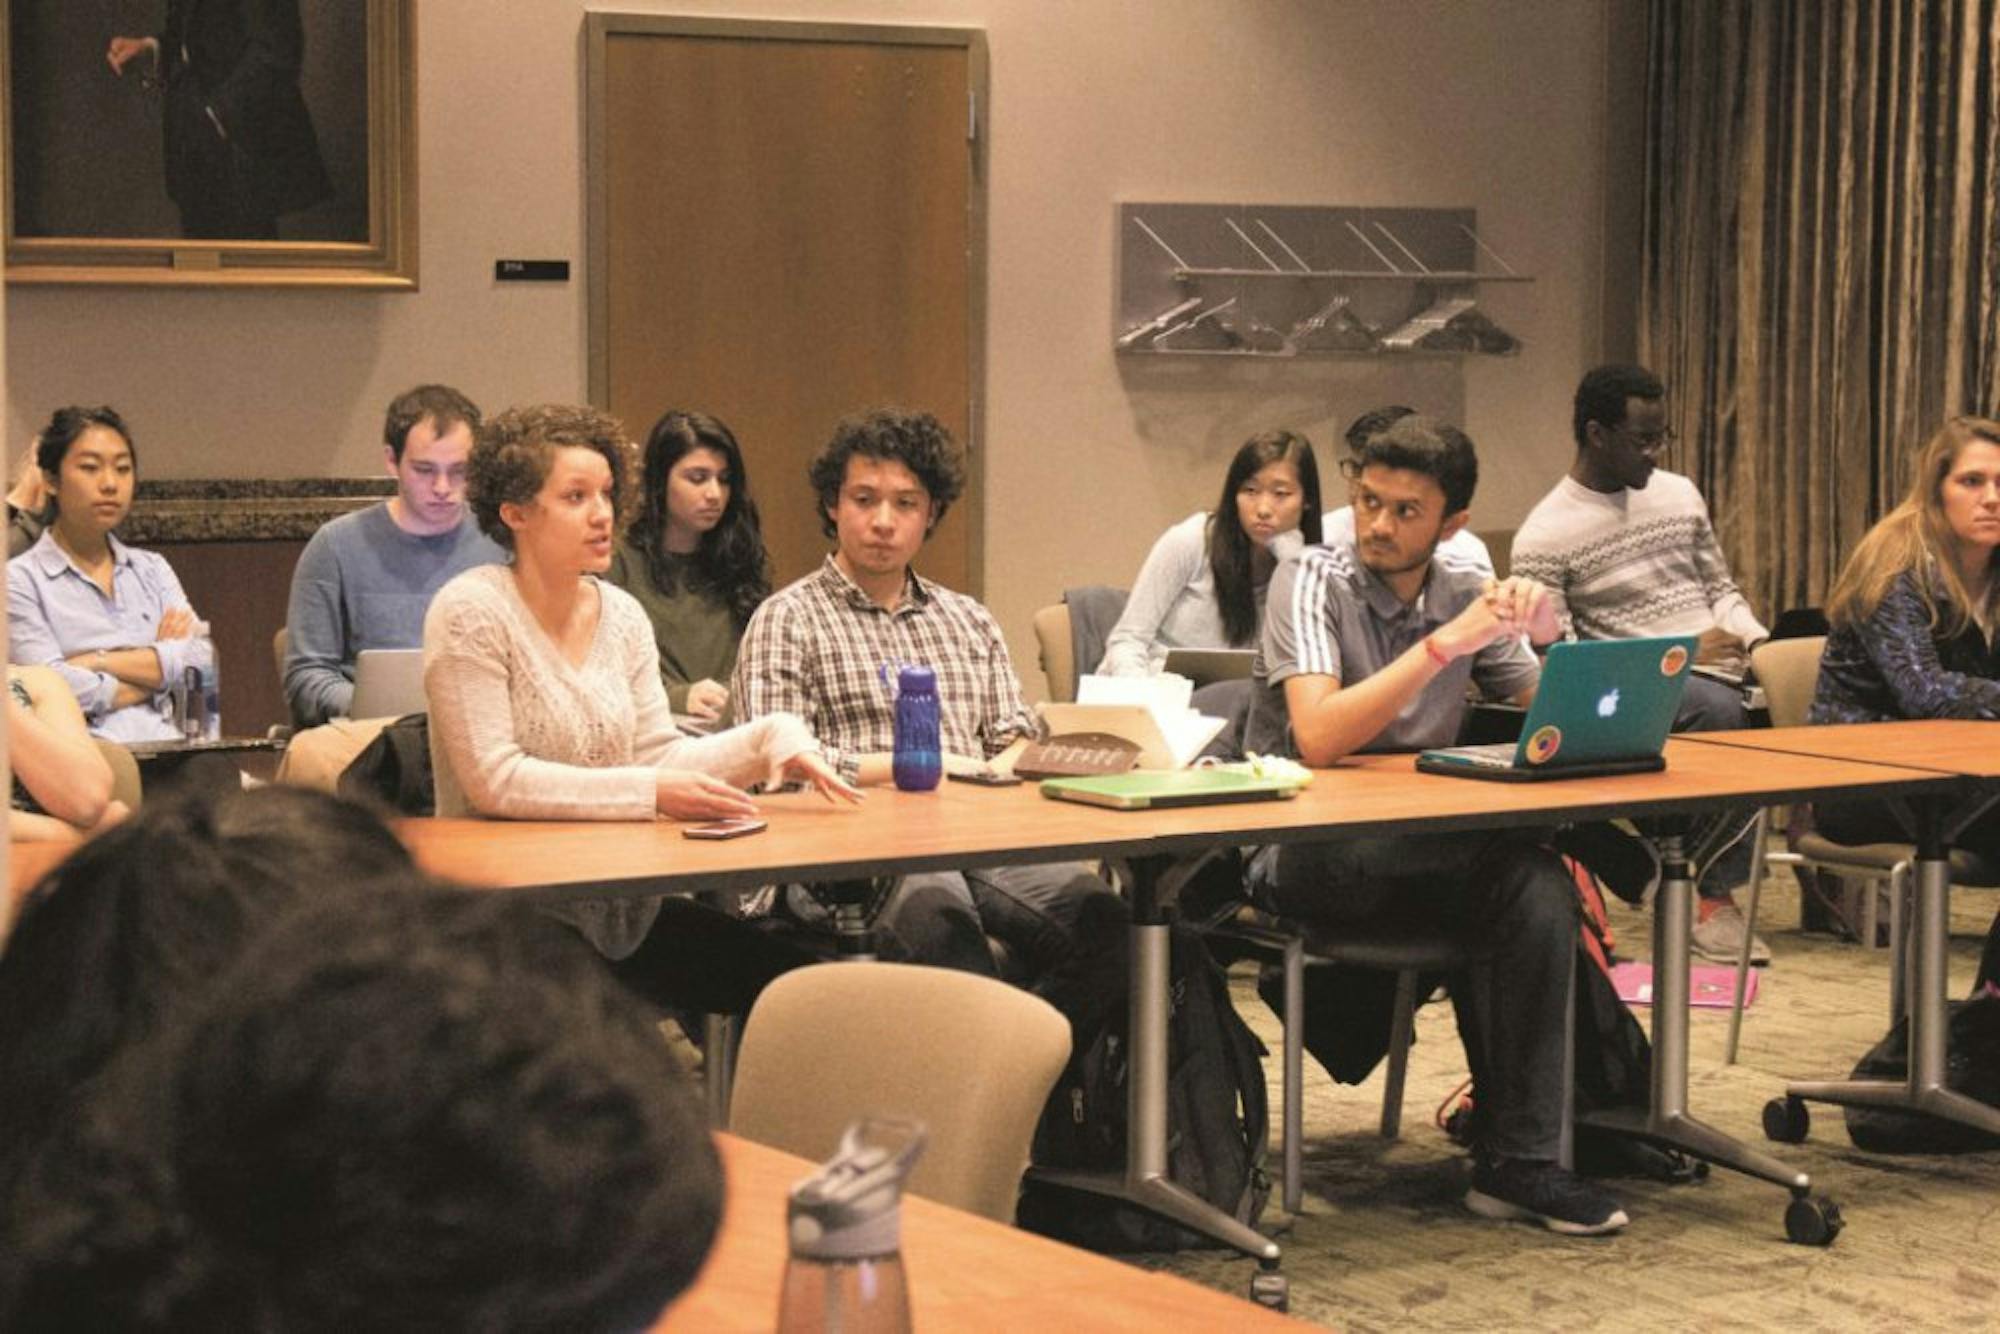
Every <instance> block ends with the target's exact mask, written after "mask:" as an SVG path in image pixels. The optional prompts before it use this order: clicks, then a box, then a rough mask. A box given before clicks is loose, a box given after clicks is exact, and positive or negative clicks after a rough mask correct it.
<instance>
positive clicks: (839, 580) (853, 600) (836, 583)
mask: <svg viewBox="0 0 2000 1334" xmlns="http://www.w3.org/2000/svg"><path fill="white" fill-rule="evenodd" d="M819 581H820V587H821V589H822V590H823V591H824V592H825V593H826V595H827V596H828V597H830V598H832V599H833V600H835V601H837V602H845V603H846V604H847V605H848V606H850V607H852V608H853V609H854V610H856V611H883V612H887V614H888V615H891V616H902V615H905V614H907V613H910V612H914V611H918V610H920V609H922V608H923V607H926V606H929V605H930V603H931V601H932V594H931V587H930V584H929V583H928V582H927V581H926V580H925V579H923V578H922V577H921V576H920V575H918V573H917V572H916V570H915V569H913V568H911V567H909V566H905V567H904V568H903V596H902V598H901V599H900V600H899V601H898V602H897V603H896V606H895V608H894V609H893V610H890V609H888V608H884V607H882V606H880V605H879V604H877V603H876V601H875V599H874V598H871V597H869V596H868V595H867V594H866V593H864V592H862V591H861V585H859V584H857V583H855V582H854V581H853V580H852V579H850V578H848V577H847V571H845V570H843V569H841V568H840V562H839V561H837V560H835V559H834V558H833V553H831V552H828V553H827V556H826V559H825V560H822V561H821V562H820V566H819Z"/></svg>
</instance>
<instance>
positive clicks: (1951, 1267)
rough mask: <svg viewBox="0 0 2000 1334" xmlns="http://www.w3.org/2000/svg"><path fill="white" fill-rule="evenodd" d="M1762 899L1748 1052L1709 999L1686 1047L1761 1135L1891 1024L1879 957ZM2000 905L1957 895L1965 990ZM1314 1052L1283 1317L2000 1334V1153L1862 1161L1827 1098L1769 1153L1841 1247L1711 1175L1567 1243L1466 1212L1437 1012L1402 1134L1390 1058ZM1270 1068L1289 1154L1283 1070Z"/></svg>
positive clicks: (1414, 1063) (1651, 1191)
mask: <svg viewBox="0 0 2000 1334" xmlns="http://www.w3.org/2000/svg"><path fill="white" fill-rule="evenodd" d="M1765 898H1766V907H1765V910H1764V921H1765V923H1766V925H1765V926H1764V928H1763V930H1762V931H1761V933H1760V934H1762V935H1763V936H1764V937H1765V938H1766V939H1767V940H1768V941H1769V942H1770V944H1771V947H1772V950H1773V952H1774V953H1775V955H1776V959H1775V962H1774V964H1773V966H1772V967H1771V968H1769V969H1766V970H1764V974H1763V977H1762V990H1761V993H1760V994H1759V996H1758V998H1757V1000H1756V1003H1755V1004H1754V1005H1753V1006H1752V1007H1751V1009H1750V1011H1749V1013H1748V1015H1747V1016H1746V1019H1745V1024H1744V1037H1743V1050H1742V1057H1741V1061H1740V1063H1739V1064H1737V1065H1736V1066H1733V1067H1725V1066H1723V1065H1722V1051H1723V1040H1724V1035H1725V1032H1726V1029H1727V1025H1728V1013H1727V1011H1724V1010H1697V1011H1695V1014H1694V1024H1693V1042H1692V1046H1691V1053H1690V1058H1689V1066H1690V1070H1691V1093H1690V1104H1691V1109H1692V1111H1693V1112H1694V1114H1695V1115H1696V1116H1699V1117H1701V1118H1702V1119H1704V1120H1707V1121H1709V1122H1710V1123H1711V1124H1713V1125H1715V1126H1716V1127H1717V1128H1719V1129H1721V1130H1724V1131H1726V1132H1728V1133H1731V1134H1734V1135H1737V1136H1739V1137H1741V1138H1744V1139H1746V1140H1749V1141H1751V1142H1753V1143H1756V1144H1759V1145H1764V1144H1765V1143H1766V1142H1765V1140H1764V1138H1763V1133H1762V1130H1761V1119H1760V1117H1761V1110H1762V1108H1763V1105H1764V1103H1765V1102H1766V1100H1768V1099H1769V1098H1771V1097H1772V1096H1774V1095H1776V1094H1779V1093H1781V1092H1782V1091H1783V1088H1784V1083H1785V1081H1786V1080H1787V1079H1792V1078H1822V1077H1829V1076H1834V1075H1844V1074H1845V1073H1846V1072H1847V1071H1848V1070H1849V1069H1850V1068H1852V1066H1853V1064H1854V1062H1855V1060H1856V1059H1857V1058H1858V1057H1859V1056H1860V1054H1861V1053H1862V1052H1863V1051H1865V1050H1866V1049H1867V1048H1868V1047H1869V1046H1870V1045H1872V1044H1873V1043H1874V1042H1875V1041H1876V1039H1878V1038H1879V1037H1880V1036H1881V1035H1882V1033H1883V1031H1884V1030H1885V1029H1886V1027H1887V1024H1888V1015H1887V996H1888V959H1887V954H1886V952H1885V951H1879V950H1864V949H1862V948H1861V947H1860V946H1858V945H1851V944H1843V943H1840V942H1838V941H1836V940H1835V939H1833V938H1832V937H1830V936H1825V935H1818V934H1805V933H1802V932H1800V931H1799V930H1798V929H1797V925H1796V924H1797V922H1798V920H1799V914H1798V891H1797V888H1796V886H1795V884H1794V883H1793V882H1792V880H1791V878H1790V877H1789V876H1788V875H1785V874H1783V873H1780V874H1778V875H1776V876H1774V877H1773V878H1772V881H1771V883H1770V884H1769V886H1767V890H1766V895H1765ZM1994 906H1995V898H1994V896H1993V895H1991V894H1983V893H1980V892H1977V891H1963V892H1960V893H1959V894H1957V895H1955V896H1954V912H1953V942H1952V981H1953V988H1952V994H1953V995H1954V996H1962V995H1964V994H1965V992H1966V990H1967V989H1968V988H1969V987H1970V985H1971V981H1972V976H1973V973H1974V971H1975V969H1976V966H1977V963H1978V953H1979V945H1980V942H1981V940H1982V939H1983V937H1984V935H1985V932H1986V926H1987V923H1988V922H1989V921H1990V920H1991V918H1992V916H1993V913H1994ZM1612 907H1613V911H1614V914H1615V916H1614V925H1615V927H1616V929H1617V931H1618V937H1619V945H1620V947H1621V949H1620V953H1621V955H1622V956H1624V957H1628V958H1645V957H1646V956H1647V955H1648V953H1649V952H1650V938H1649V931H1650V917H1649V916H1648V915H1647V914H1644V913H1641V912H1638V911H1635V910H1632V909H1628V908H1625V907H1624V906H1623V905H1622V904H1617V903H1615V902H1614V903H1613V905H1612ZM1233 980H1234V983H1235V995H1236V1001H1237V1007H1238V1009H1239V1010H1240V1011H1241V1012H1242V1013H1243V1015H1244V1016H1245V1018H1246V1019H1248V1020H1249V1022H1250V1024H1251V1026H1252V1027H1253V1028H1255V1029H1256V1030H1257V1031H1258V1033H1259V1035H1260V1036H1262V1037H1263V1038H1264V1039H1265V1041H1266V1042H1267V1043H1268V1044H1270V1045H1271V1046H1272V1047H1273V1048H1274V1049H1275V1047H1276V1045H1277V1040H1278V1026H1277V1022H1276V1019H1275V1018H1274V1016H1272V1015H1271V1013H1270V1012H1269V1011H1268V1010H1267V1009H1266V1008H1265V1006H1264V1005H1263V1003H1262V1002H1261V1001H1259V1000H1258V999H1257V996H1256V993H1255V990H1254V988H1253V986H1252V983H1253V981H1254V977H1253V972H1252V970H1251V969H1250V968H1249V967H1248V966H1244V967H1242V968H1239V969H1238V970H1237V972H1236V973H1235V974H1234V975H1233ZM1639 1013H1640V1020H1641V1022H1642V1023H1646V1024H1650V1015H1649V1013H1648V1012H1647V1011H1644V1010H1641V1011H1640V1012H1639ZM1306 1065H1307V1075H1306V1078H1307V1087H1306V1142H1305V1154H1306V1179H1305V1188H1306V1196H1305V1205H1304V1209H1303V1211H1302V1212H1301V1213H1300V1215H1299V1216H1298V1217H1297V1218H1295V1219H1291V1220H1284V1219H1283V1218H1282V1217H1281V1216H1280V1215H1279V1211H1278V1207H1277V1203H1278V1202H1277V1198H1276V1193H1275V1191H1274V1193H1273V1198H1272V1204H1271V1208H1270V1210H1269V1211H1268V1212H1267V1214H1266V1220H1265V1225H1266V1227H1267V1228H1269V1227H1273V1226H1274V1225H1275V1226H1277V1227H1282V1228H1283V1231H1282V1232H1281V1233H1280V1241H1281V1243H1282V1244H1283V1246H1284V1248H1285V1264H1284V1272H1285V1274H1286V1276H1287V1277H1288V1279H1289V1280H1290V1284H1291V1296H1292V1313H1293V1314H1294V1315H1295V1316H1298V1317H1300V1318H1302V1319H1305V1320H1309V1321H1315V1322H1318V1323H1321V1324H1324V1325H1328V1326H1337V1327H1340V1328H1343V1329H1354V1330H1401V1329H1439V1330H1460V1329H1463V1330H1491V1329H1557V1330H1628V1329H1635V1328H1656V1329H1703V1330H1705V1329H1738V1328H1760V1329H1787V1330H1825V1329H1850V1328H1890V1327H1894V1328H1898V1329H1903V1330H1929V1329H1938V1330H1965V1329H1978V1328H1985V1327H1988V1326H1994V1325H2000V1261H1996V1259H1995V1258H1994V1249H1995V1244H1996V1242H2000V1152H1994V1153H1987V1154H1978V1155H1971V1156H1964V1157H1919V1158H1891V1157H1884V1156H1879V1155H1872V1154H1867V1153H1863V1152H1861V1151H1859V1150H1857V1149H1855V1148H1854V1147H1853V1146H1852V1145H1851V1144H1850V1143H1849V1141H1848V1139H1847V1134H1846V1129H1845V1126H1844V1124H1843V1122H1842V1119H1841V1113H1840V1111H1839V1109H1837V1108H1831V1107H1827V1106H1824V1105H1819V1106H1815V1107H1814V1108H1813V1109H1812V1118H1813V1120H1812V1133H1811V1136H1810V1138H1809V1139H1808V1140H1807V1142H1806V1143H1804V1144H1802V1145H1797V1146H1785V1145H1775V1146H1769V1147H1771V1148H1773V1149H1774V1150H1775V1151H1776V1153H1777V1154H1778V1156H1779V1157H1781V1158H1783V1159H1784V1160H1785V1161H1788V1162H1793V1163H1797V1164H1798V1165H1799V1166H1801V1167H1803V1168H1804V1169H1805V1170H1806V1171H1807V1172H1809V1173H1811V1175H1812V1178H1813V1182H1814V1185H1815V1187H1816V1189H1817V1190H1818V1191H1819V1192H1820V1193H1822V1194H1825V1195H1828V1196H1831V1197H1832V1198H1833V1199H1835V1200H1836V1201H1837V1202H1838V1203H1839V1205H1840V1208H1841V1212H1842V1213H1843V1214H1844V1215H1845V1218H1846V1222H1847V1228H1846V1230H1845V1231H1844V1232H1842V1233H1841V1234H1840V1236H1839V1238H1838V1239H1837V1240H1836V1241H1835V1242H1834V1244H1833V1245H1832V1246H1831V1247H1830V1248H1827V1249H1818V1248H1812V1247H1803V1246H1796V1245H1792V1244H1789V1243H1788V1242H1786V1240H1785V1233H1784V1225H1783V1214H1784V1206H1785V1202H1786V1198H1787V1197H1786V1194H1785V1192H1784V1191H1783V1190H1782V1189H1780V1188H1779V1187H1776V1186H1771V1185H1767V1184H1765V1183H1764V1182H1761V1181H1754V1180H1751V1179H1750V1178H1747V1177H1742V1176H1738V1175H1736V1174H1734V1173H1730V1172H1724V1171H1720V1170H1718V1171H1716V1172H1715V1173H1714V1174H1712V1175H1711V1176H1710V1177H1709V1179H1708V1180H1706V1181H1704V1182H1700V1183H1697V1184H1692V1185H1684V1186H1669V1185H1664V1184H1656V1183H1653V1182H1643V1181H1619V1182H1616V1183H1613V1184H1614V1189H1615V1190H1616V1191H1617V1193H1618V1194H1619V1196H1620V1198H1621V1200H1622V1201H1623V1203H1624V1205H1625V1208H1626V1211H1627V1212H1628V1213H1629V1214H1630V1215H1631V1216H1632V1224H1631V1226H1630V1227H1629V1228H1628V1229H1627V1230H1626V1231H1625V1232H1624V1233H1623V1234H1622V1235H1620V1236H1617V1237H1612V1238H1605V1239H1567V1238H1559V1237H1556V1236H1555V1235H1553V1234H1550V1233H1547V1232H1544V1231H1542V1230H1541V1229H1539V1228H1534V1227H1530V1226H1527V1225H1524V1224H1510V1223H1494V1222H1488V1221H1485V1220H1482V1219H1479V1218H1477V1217H1475V1216H1474V1215H1472V1214H1471V1213H1469V1212H1467V1211H1466V1210H1465V1208H1464V1207H1463V1205H1462V1204H1461V1203H1460V1197H1461V1196H1462V1195H1463V1193H1464V1188H1465V1172H1466V1168H1465V1163H1464V1158H1463V1155H1462V1154H1461V1153H1460V1151H1459V1150H1457V1149H1456V1148H1454V1147H1453V1146H1452V1145H1451V1144H1450V1143H1449V1141H1447V1140H1446V1139H1445V1137H1444V1135H1443V1133H1442V1132H1440V1131H1439V1130H1437V1129H1435V1128H1434V1126H1433V1124H1432V1113H1433V1111H1434V1109H1435V1107H1436V1105H1437V1103H1438V1102H1439V1101H1440V1100H1441V1099H1442V1098H1444V1096H1445V1095H1446V1094H1447V1093H1449V1092H1450V1091H1451V1090H1452V1088H1453V1087H1455V1086H1456V1085H1457V1083H1458V1082H1459V1080H1460V1079H1461V1078H1462V1077H1463V1074H1464V1062H1463V1057H1462V1054H1461V1053H1460V1051H1459V1046H1458V1041H1457V1033H1456V1029H1455V1028H1454V1026H1453V1023H1452V1019H1451V1014H1450V1011H1449V1008H1448V1007H1447V1006H1446V1005H1443V1004H1439V1005H1431V1006H1427V1007H1425V1009H1424V1011H1423V1012H1422V1014H1421V1015H1420V1016H1419V1019H1418V1041H1417V1046H1416V1048H1415V1050H1414V1051H1413V1052H1412V1057H1411V1065H1410V1081H1409V1088H1408V1096H1407V1098H1406V1100H1405V1107H1404V1122H1403V1124H1404V1130H1403V1136H1402V1138H1401V1140H1399V1141H1397V1142H1395V1143H1386V1142H1384V1141H1383V1140H1381V1139H1380V1138H1379V1137H1378V1136H1377V1134H1376V1118H1377V1116H1378V1115H1379V1112H1380V1102H1381V1096H1382V1076H1381V1073H1380V1071H1379V1070H1378V1071H1377V1073H1376V1074H1375V1075H1374V1076H1373V1077H1371V1078H1370V1080H1369V1081H1368V1082H1367V1083H1365V1084H1362V1085H1360V1086H1359V1087H1349V1086H1336V1085H1334V1084H1333V1083H1332V1081H1331V1080H1329V1079H1328V1078H1327V1077H1326V1075H1325V1074H1324V1073H1323V1072H1322V1071H1320V1070H1319V1068H1318V1067H1317V1066H1315V1065H1314V1064H1313V1063H1312V1061H1311V1060H1310V1058H1308V1060H1307V1063H1306ZM1267 1070H1268V1071H1269V1074H1270V1078H1271V1097H1272V1106H1273V1112H1272V1116H1273V1145H1272V1149H1273V1155H1274V1157H1275V1154H1276V1149H1277V1145H1276V1142H1275V1141H1276V1124H1275V1122H1276V1115H1277V1113H1276V1105H1277V1102H1276V1100H1277V1096H1278V1086H1277V1075H1278V1069H1277V1062H1276V1061H1275V1060H1272V1061H1269V1062H1267ZM1275 1171H1276V1164H1275V1162H1274V1163H1273V1173H1274V1175H1275ZM1131 1258H1132V1259H1133V1260H1134V1261H1135V1262H1138V1263H1143V1264H1147V1265H1151V1266H1154V1267H1157V1268H1164V1269H1168V1270H1171V1271H1173V1272H1175V1273H1179V1274H1182V1275H1185V1276H1186V1277H1188V1278H1191V1279H1194V1280H1196V1281H1198V1282H1201V1283H1206V1284H1209V1285H1211V1286H1214V1287H1217V1288H1222V1289H1224V1290H1226V1291H1231V1292H1237V1293H1241V1292H1243V1291H1245V1290H1246V1288H1247V1285H1248V1283H1249V1281H1250V1278H1251V1275H1252V1273H1253V1272H1254V1269H1255V1266H1254V1264H1253V1263H1252V1262H1250V1261H1248V1260H1243V1259H1238V1258H1234V1257H1232V1256H1230V1255H1227V1254H1225V1253H1223V1252H1220V1251H1204V1252H1190V1253H1186V1254H1181V1255H1173V1256H1147V1257H1131Z"/></svg>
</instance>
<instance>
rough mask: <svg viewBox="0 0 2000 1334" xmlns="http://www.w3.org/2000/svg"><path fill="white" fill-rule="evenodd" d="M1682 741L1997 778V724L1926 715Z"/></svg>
mask: <svg viewBox="0 0 2000 1334" xmlns="http://www.w3.org/2000/svg"><path fill="white" fill-rule="evenodd" d="M1686 740H1688V741H1695V742H1706V743H1708V744H1710V745H1716V746H1733V747H1735V748H1737V749H1738V750H1758V751H1765V752H1769V753H1772V754H1785V755H1817V756H1823V757H1827V758H1831V759H1842V760H1855V761H1861V762H1866V763H1871V764H1893V765H1897V766H1899V767H1901V768H1905V769H1928V770H1931V771H1933V772H1936V773H1948V774H1959V775H1962V776H1964V777H1967V778H2000V722H1978V721H1975V720H1972V719H1957V718H1926V719H1919V720H1914V721H1909V722H1894V723H1847V724H1841V725H1834V724H1827V725H1824V726H1819V727H1754V728H1745V729H1744V730H1742V731H1740V732H1691V733H1689V734H1688V735H1687V737H1686Z"/></svg>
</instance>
